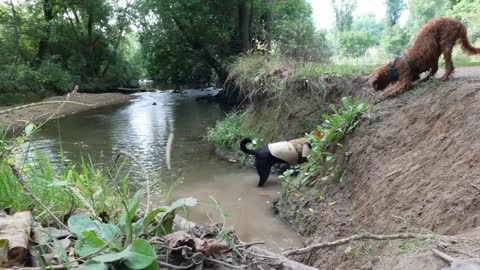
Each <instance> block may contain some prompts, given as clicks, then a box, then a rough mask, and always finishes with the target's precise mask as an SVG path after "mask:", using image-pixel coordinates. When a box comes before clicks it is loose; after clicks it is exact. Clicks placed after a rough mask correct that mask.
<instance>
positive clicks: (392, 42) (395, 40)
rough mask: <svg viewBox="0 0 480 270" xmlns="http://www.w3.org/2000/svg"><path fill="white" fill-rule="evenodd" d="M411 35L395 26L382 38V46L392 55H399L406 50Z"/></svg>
mask: <svg viewBox="0 0 480 270" xmlns="http://www.w3.org/2000/svg"><path fill="white" fill-rule="evenodd" d="M408 40H409V35H408V33H407V32H406V31H405V29H403V28H401V27H400V26H397V25H394V26H392V27H391V28H390V29H389V30H388V31H386V32H385V33H384V35H383V36H382V40H381V44H382V47H383V48H384V50H385V51H386V52H388V53H390V54H392V55H399V54H400V53H401V52H402V51H404V50H405V48H406V46H407V43H408Z"/></svg>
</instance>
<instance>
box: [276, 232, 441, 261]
mask: <svg viewBox="0 0 480 270" xmlns="http://www.w3.org/2000/svg"><path fill="white" fill-rule="evenodd" d="M412 238H419V239H430V238H433V235H431V234H415V233H399V234H386V235H385V234H371V233H361V234H355V235H352V236H350V237H347V238H342V239H339V240H336V241H333V242H322V243H318V244H313V245H310V246H307V247H304V248H299V249H295V250H289V251H285V252H283V253H282V255H284V256H291V255H300V254H304V253H308V252H312V251H315V250H317V249H320V248H325V247H334V246H339V245H343V244H347V243H350V242H351V241H357V240H367V239H370V240H394V239H412Z"/></svg>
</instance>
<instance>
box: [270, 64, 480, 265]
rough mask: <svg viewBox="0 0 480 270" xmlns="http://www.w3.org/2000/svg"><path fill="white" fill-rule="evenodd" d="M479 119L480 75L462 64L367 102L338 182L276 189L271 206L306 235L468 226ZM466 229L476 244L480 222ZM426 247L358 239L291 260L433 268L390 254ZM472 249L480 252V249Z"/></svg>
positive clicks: (476, 201) (478, 159)
mask: <svg viewBox="0 0 480 270" xmlns="http://www.w3.org/2000/svg"><path fill="white" fill-rule="evenodd" d="M477 70H479V69H478V68H477ZM479 71H480V70H479ZM477 74H480V72H478V73H477ZM366 89H368V88H367V86H366V85H362V84H360V85H357V91H359V92H360V96H364V97H365V96H368V95H365V94H364V93H362V92H365V91H367V90H366ZM340 90H341V89H340ZM341 91H342V90H341ZM347 92H349V91H348V90H347ZM479 119H480V77H478V76H475V74H474V73H472V68H468V69H459V70H458V71H457V75H456V77H455V78H454V79H453V80H451V81H449V82H439V81H437V80H434V81H431V82H427V83H425V84H423V85H417V86H416V87H415V88H414V89H413V90H412V91H410V92H407V93H405V94H403V95H401V96H399V97H396V98H393V99H390V100H387V101H384V102H382V103H379V104H377V105H375V106H373V107H372V110H371V112H370V113H369V117H368V119H364V120H363V121H362V123H361V125H360V126H359V127H357V129H356V130H355V131H354V133H353V134H352V135H351V136H349V137H348V138H347V142H346V145H347V148H346V151H345V153H348V158H345V159H343V160H344V164H343V166H344V168H345V173H344V175H343V178H342V179H343V181H342V182H341V183H339V184H334V183H325V182H322V181H321V180H318V181H317V182H316V184H315V185H314V186H313V187H305V188H304V189H303V190H302V192H300V193H293V194H291V195H289V196H283V197H282V199H281V200H280V202H279V203H278V204H277V205H276V207H277V210H278V211H279V214H280V216H281V217H282V218H283V219H284V220H286V221H287V222H289V223H290V224H292V225H293V226H294V227H295V228H297V229H298V230H299V232H300V233H301V234H302V235H304V236H307V237H309V239H308V241H307V243H314V242H322V241H327V240H334V239H338V238H341V237H346V236H350V235H353V234H356V233H358V232H361V231H368V232H371V233H378V234H392V233H398V232H407V231H408V232H420V231H432V232H434V233H437V234H442V235H457V234H460V233H463V232H465V231H467V230H474V231H475V228H476V227H479V226H480V211H479V210H480V188H479V187H480V178H479V175H480V167H479V164H480V137H479V136H478V130H480V121H479ZM342 154H343V153H342ZM472 235H474V236H470V240H473V239H475V237H476V241H474V242H476V243H477V246H478V244H479V243H480V239H479V238H478V237H479V234H478V230H477V233H473V234H472ZM471 237H474V238H471ZM460 238H461V237H460ZM410 244H411V243H410ZM423 245H427V243H415V244H414V245H413V246H414V247H413V248H411V249H410V248H405V242H398V241H397V242H393V244H392V243H390V245H389V243H388V242H387V243H381V242H365V243H359V244H356V245H353V246H351V247H350V248H349V249H347V252H346V246H340V247H337V248H336V249H335V248H334V249H322V250H319V251H317V252H316V253H314V254H308V255H307V256H303V257H298V258H297V259H300V260H301V261H303V262H305V263H308V264H309V265H313V266H315V267H318V268H319V269H355V268H359V269H360V268H361V269H373V268H374V269H438V267H437V268H435V266H434V264H432V265H431V266H430V267H431V268H424V267H425V265H423V266H422V264H417V266H412V265H407V266H405V262H403V266H402V263H401V260H402V259H398V260H397V259H392V258H395V257H397V255H398V254H399V252H407V253H408V252H410V253H412V252H413V253H416V252H419V251H422V250H423V251H425V249H422V246H423ZM430 245H431V243H430ZM352 250H353V251H354V252H352ZM469 251H470V253H469V254H470V255H476V256H479V254H480V253H479V251H480V249H478V247H477V249H474V248H470V250H469ZM456 253H457V255H459V256H460V257H462V256H465V255H464V254H463V255H462V254H461V253H462V252H458V251H457V252H456ZM464 253H465V252H464ZM425 256H427V257H429V258H430V259H432V260H434V261H436V262H437V264H436V265H437V266H438V265H445V264H444V263H443V262H442V261H438V259H436V258H433V256H432V255H431V252H429V250H427V252H426V255H425ZM384 258H387V259H384ZM420 258H421V259H420V260H425V258H426V257H421V256H420ZM408 260H411V258H410V259H408ZM375 265H377V267H375ZM422 267H423V268H422Z"/></svg>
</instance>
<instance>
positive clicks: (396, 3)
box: [385, 0, 406, 28]
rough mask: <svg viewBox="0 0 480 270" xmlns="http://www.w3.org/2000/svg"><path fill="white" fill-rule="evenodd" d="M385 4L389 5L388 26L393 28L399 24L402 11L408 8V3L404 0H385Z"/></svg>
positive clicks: (387, 13)
mask: <svg viewBox="0 0 480 270" xmlns="http://www.w3.org/2000/svg"><path fill="white" fill-rule="evenodd" d="M385 5H386V7H387V10H386V14H385V15H386V16H385V17H386V23H387V27H388V28H391V27H392V26H394V25H397V24H398V20H399V19H400V15H402V11H403V10H404V9H405V8H406V5H405V2H403V0H385Z"/></svg>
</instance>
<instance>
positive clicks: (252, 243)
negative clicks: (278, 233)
mask: <svg viewBox="0 0 480 270" xmlns="http://www.w3.org/2000/svg"><path fill="white" fill-rule="evenodd" d="M253 245H265V241H256V242H250V243H242V244H241V245H238V246H237V247H243V248H249V247H251V246H253Z"/></svg>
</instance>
